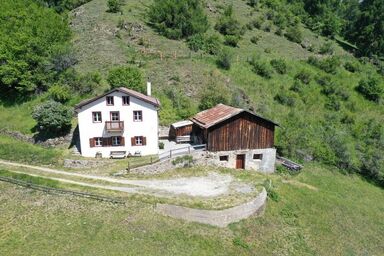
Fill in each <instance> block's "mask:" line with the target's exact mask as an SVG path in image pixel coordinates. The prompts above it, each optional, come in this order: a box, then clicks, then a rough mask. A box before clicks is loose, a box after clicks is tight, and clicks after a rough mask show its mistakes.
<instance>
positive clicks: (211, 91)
mask: <svg viewBox="0 0 384 256" xmlns="http://www.w3.org/2000/svg"><path fill="white" fill-rule="evenodd" d="M215 82H216V81H212V83H211V84H209V85H208V86H207V88H206V89H205V90H204V91H203V93H202V95H201V98H200V104H199V109H200V110H205V109H209V108H212V107H214V106H216V105H217V104H219V103H222V104H228V103H229V95H230V92H229V91H228V88H226V87H225V86H223V85H221V84H217V83H215Z"/></svg>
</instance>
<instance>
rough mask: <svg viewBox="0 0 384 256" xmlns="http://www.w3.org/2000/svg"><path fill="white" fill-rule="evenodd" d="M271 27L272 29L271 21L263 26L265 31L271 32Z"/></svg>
mask: <svg viewBox="0 0 384 256" xmlns="http://www.w3.org/2000/svg"><path fill="white" fill-rule="evenodd" d="M271 29H272V25H271V23H270V22H266V23H265V24H264V26H263V30H264V31H265V32H271Z"/></svg>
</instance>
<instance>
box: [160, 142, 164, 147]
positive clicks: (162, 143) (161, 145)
mask: <svg viewBox="0 0 384 256" xmlns="http://www.w3.org/2000/svg"><path fill="white" fill-rule="evenodd" d="M159 149H164V142H162V141H160V142H159Z"/></svg>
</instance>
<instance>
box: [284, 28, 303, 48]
mask: <svg viewBox="0 0 384 256" xmlns="http://www.w3.org/2000/svg"><path fill="white" fill-rule="evenodd" d="M285 37H286V38H287V39H288V40H290V41H292V42H295V43H298V44H299V43H301V41H303V33H302V32H301V29H300V27H299V26H298V25H297V26H293V27H289V28H288V29H287V32H286V33H285Z"/></svg>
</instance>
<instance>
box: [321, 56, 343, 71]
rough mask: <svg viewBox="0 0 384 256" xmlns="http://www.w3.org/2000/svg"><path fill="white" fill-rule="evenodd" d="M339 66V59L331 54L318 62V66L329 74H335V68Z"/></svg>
mask: <svg viewBox="0 0 384 256" xmlns="http://www.w3.org/2000/svg"><path fill="white" fill-rule="evenodd" d="M339 66H340V60H339V58H338V57H336V56H333V57H330V58H325V59H323V60H321V61H320V62H319V63H318V67H319V68H320V69H322V70H324V71H325V72H327V73H330V74H336V72H337V68H338V67H339Z"/></svg>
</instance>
